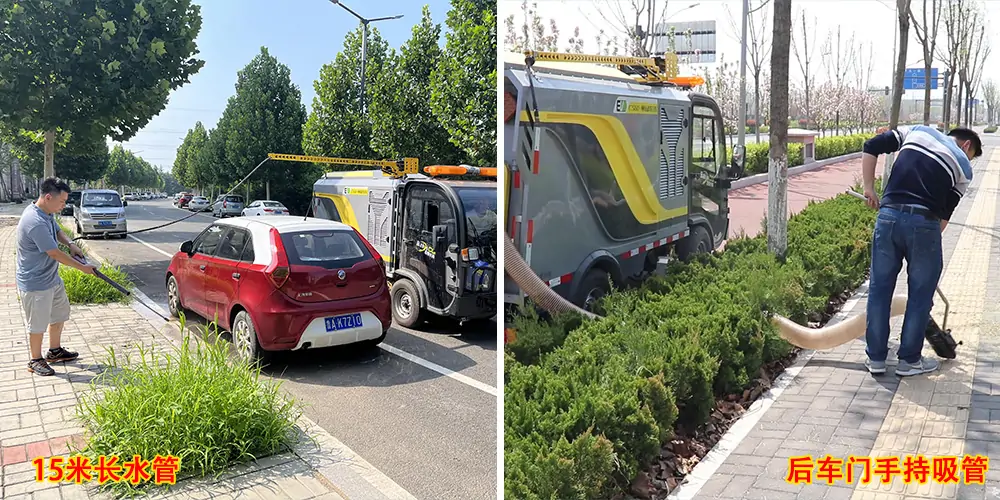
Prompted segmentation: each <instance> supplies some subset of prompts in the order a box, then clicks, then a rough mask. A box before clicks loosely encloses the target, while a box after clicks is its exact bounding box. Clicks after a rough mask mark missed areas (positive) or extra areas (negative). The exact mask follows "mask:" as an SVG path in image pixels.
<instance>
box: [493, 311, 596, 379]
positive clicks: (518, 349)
mask: <svg viewBox="0 0 1000 500" xmlns="http://www.w3.org/2000/svg"><path fill="white" fill-rule="evenodd" d="M510 323H511V327H512V328H514V330H515V331H516V332H517V338H515V339H514V342H511V343H509V344H507V347H508V349H509V351H510V354H511V355H512V356H513V357H514V359H516V360H517V361H519V362H521V363H524V364H529V365H531V364H535V363H537V362H538V361H539V359H540V358H541V357H542V356H544V355H545V354H547V353H549V352H550V351H552V350H553V349H555V348H556V347H559V346H561V345H562V344H563V341H564V340H566V335H567V334H569V332H570V331H572V330H573V329H575V328H577V327H579V326H580V325H581V324H583V316H581V315H579V314H575V313H570V314H564V315H561V316H556V317H554V318H552V321H542V320H541V318H540V317H539V316H538V313H537V311H536V310H535V309H534V308H530V307H529V308H525V312H524V314H520V315H517V316H514V317H513V319H512V321H511V322H510Z"/></svg>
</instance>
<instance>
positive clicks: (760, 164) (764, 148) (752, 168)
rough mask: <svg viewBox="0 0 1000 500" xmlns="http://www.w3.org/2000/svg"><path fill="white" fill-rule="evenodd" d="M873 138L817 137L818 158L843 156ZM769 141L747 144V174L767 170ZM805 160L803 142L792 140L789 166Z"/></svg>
mask: <svg viewBox="0 0 1000 500" xmlns="http://www.w3.org/2000/svg"><path fill="white" fill-rule="evenodd" d="M869 138H871V134H853V135H834V136H830V137H817V138H816V153H815V154H816V159H817V160H825V159H827V158H833V157H835V156H842V155H846V154H850V153H857V152H860V151H861V148H862V147H863V146H864V144H865V141H866V140H868V139H869ZM769 147H770V146H769V143H766V142H761V143H752V144H747V145H746V148H747V149H746V161H745V162H744V168H745V169H746V175H753V174H762V173H765V172H767V157H768V153H769ZM727 156H728V162H730V163H731V162H732V159H733V150H732V148H728V153H727ZM803 162H804V159H803V156H802V144H800V143H797V142H792V143H789V144H788V166H789V167H797V166H799V165H802V163H803Z"/></svg>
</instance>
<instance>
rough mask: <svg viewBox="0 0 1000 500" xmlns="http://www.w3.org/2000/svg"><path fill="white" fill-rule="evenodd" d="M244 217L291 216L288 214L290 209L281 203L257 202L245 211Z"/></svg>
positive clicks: (248, 206)
mask: <svg viewBox="0 0 1000 500" xmlns="http://www.w3.org/2000/svg"><path fill="white" fill-rule="evenodd" d="M242 215H243V217H252V216H255V215H291V214H289V213H288V209H287V208H285V206H284V205H282V204H281V203H280V202H277V201H271V200H257V201H255V202H253V203H251V204H249V205H247V206H246V208H244V209H243V212H242Z"/></svg>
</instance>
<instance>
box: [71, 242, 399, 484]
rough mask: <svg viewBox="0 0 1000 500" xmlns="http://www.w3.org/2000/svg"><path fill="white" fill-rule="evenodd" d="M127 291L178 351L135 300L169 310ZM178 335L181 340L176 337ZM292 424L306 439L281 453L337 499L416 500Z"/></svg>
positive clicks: (311, 429) (176, 331) (332, 441)
mask: <svg viewBox="0 0 1000 500" xmlns="http://www.w3.org/2000/svg"><path fill="white" fill-rule="evenodd" d="M67 227H69V228H70V230H71V231H73V234H76V231H75V230H73V228H72V225H70V226H67ZM85 251H86V252H87V253H88V254H89V255H90V256H91V257H93V258H94V259H96V260H97V261H98V262H100V263H102V264H110V262H109V261H108V260H107V259H105V258H103V257H101V256H100V255H98V254H97V252H95V251H94V249H93V248H90V247H89V246H88V247H87V248H86V249H85ZM131 292H132V295H133V298H135V299H136V300H132V301H131V302H130V303H129V306H131V308H132V310H133V311H135V312H136V313H137V314H138V315H139V316H140V317H142V318H143V319H145V320H146V321H148V322H149V324H150V326H152V327H153V328H154V329H155V330H156V331H157V332H159V333H160V334H162V335H163V336H164V337H165V338H167V339H168V340H170V342H171V343H173V344H174V345H175V346H176V347H177V348H178V349H179V348H181V346H182V342H183V335H181V331H180V327H179V326H180V325H179V324H178V323H177V321H176V320H171V321H169V322H167V321H163V318H160V317H158V316H156V315H155V314H153V313H152V312H151V311H150V310H149V309H146V308H145V307H143V306H142V305H140V304H138V303H137V300H141V301H143V302H145V303H146V304H148V305H149V306H150V307H153V308H155V309H156V310H157V312H159V313H161V314H163V316H165V317H167V318H169V317H170V313H169V311H165V310H163V308H162V307H160V305H159V304H157V303H155V302H153V301H152V299H150V298H149V297H148V296H146V294H144V293H142V291H140V290H139V289H138V288H135V287H133V288H132V290H131ZM168 325H169V326H172V327H173V328H170V329H169V330H170V333H167V332H166V330H168V329H167V328H165V327H167V326H168ZM178 335H180V337H181V338H177V337H178ZM295 425H296V427H298V431H299V432H300V433H301V434H300V437H302V436H304V437H307V438H309V439H299V441H298V442H297V443H295V445H294V447H293V448H292V449H291V450H290V451H289V452H285V453H291V454H292V455H294V456H295V457H296V458H298V459H299V460H302V461H303V462H304V463H306V464H307V465H309V466H310V467H311V468H312V469H313V471H314V472H315V474H316V476H319V478H320V480H321V482H323V483H324V484H325V485H326V486H327V487H328V488H330V490H331V491H332V492H334V493H336V494H338V495H339V496H340V497H341V498H343V499H356V498H366V499H369V498H370V499H391V500H416V497H414V496H413V495H411V494H410V493H409V492H408V491H406V490H405V489H404V488H402V487H401V486H399V485H398V484H396V482H395V481H393V480H392V478H390V477H389V476H387V475H385V474H384V473H382V472H381V471H380V470H378V469H377V468H375V467H374V466H372V465H371V464H370V463H368V462H367V461H366V460H365V459H364V458H362V457H361V456H360V455H358V454H357V453H355V452H354V451H353V450H351V449H350V448H349V447H348V446H347V445H345V444H344V443H342V442H341V441H340V440H338V439H337V438H335V437H334V436H333V435H332V434H330V433H329V432H327V431H326V429H323V428H322V427H320V426H319V425H318V424H316V423H315V422H313V421H312V420H311V419H309V417H306V416H305V414H304V413H303V414H300V415H299V417H298V419H297V420H296V421H295ZM279 455H281V453H279Z"/></svg>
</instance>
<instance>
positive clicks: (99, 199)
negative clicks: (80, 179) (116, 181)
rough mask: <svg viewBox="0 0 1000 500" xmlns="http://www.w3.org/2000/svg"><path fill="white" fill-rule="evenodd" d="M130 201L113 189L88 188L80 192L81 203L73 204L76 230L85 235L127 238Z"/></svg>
mask: <svg viewBox="0 0 1000 500" xmlns="http://www.w3.org/2000/svg"><path fill="white" fill-rule="evenodd" d="M127 206H128V202H127V201H124V200H122V199H121V196H120V195H119V194H118V192H117V191H114V190H111V189H86V190H84V191H82V192H81V193H80V204H79V205H74V206H73V219H74V220H75V222H76V232H77V234H80V235H82V236H84V237H87V236H91V235H95V234H100V235H105V236H108V235H115V236H118V237H119V238H125V236H126V234H125V233H126V232H127V231H128V220H126V217H125V207H127Z"/></svg>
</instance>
